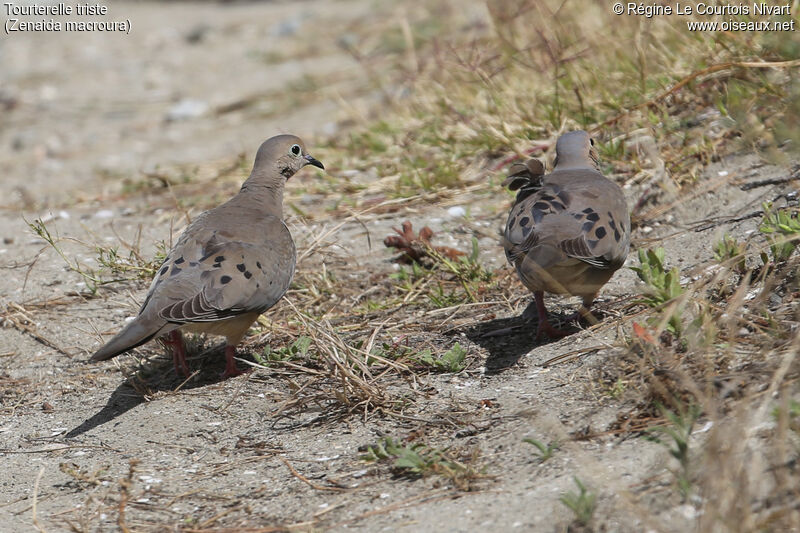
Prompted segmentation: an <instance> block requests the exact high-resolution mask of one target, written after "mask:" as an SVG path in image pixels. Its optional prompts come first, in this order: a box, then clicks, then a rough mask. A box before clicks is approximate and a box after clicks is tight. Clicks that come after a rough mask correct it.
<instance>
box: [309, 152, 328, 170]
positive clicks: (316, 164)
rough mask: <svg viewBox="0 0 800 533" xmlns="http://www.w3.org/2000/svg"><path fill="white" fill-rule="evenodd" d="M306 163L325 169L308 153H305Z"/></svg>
mask: <svg viewBox="0 0 800 533" xmlns="http://www.w3.org/2000/svg"><path fill="white" fill-rule="evenodd" d="M306 165H314V166H315V167H317V168H321V169H322V170H325V167H324V166H322V163H320V162H319V161H318V160H316V159H314V158H313V157H312V156H311V155H309V154H306Z"/></svg>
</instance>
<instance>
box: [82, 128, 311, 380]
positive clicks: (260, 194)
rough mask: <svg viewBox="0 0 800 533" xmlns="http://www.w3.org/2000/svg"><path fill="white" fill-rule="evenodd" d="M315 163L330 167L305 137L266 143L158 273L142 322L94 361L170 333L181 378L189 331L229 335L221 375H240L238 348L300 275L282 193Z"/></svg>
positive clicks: (122, 333) (138, 320)
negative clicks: (235, 187) (235, 188)
mask: <svg viewBox="0 0 800 533" xmlns="http://www.w3.org/2000/svg"><path fill="white" fill-rule="evenodd" d="M309 164H310V165H314V166H316V167H319V168H321V169H324V167H323V166H322V163H320V162H319V161H317V160H316V159H314V158H313V157H311V155H309V154H307V153H306V148H305V146H304V145H303V141H301V140H300V139H299V138H297V137H295V136H293V135H278V136H277V137H272V138H271V139H269V140H267V141H265V142H264V143H263V144H262V145H261V147H260V148H259V149H258V153H257V154H256V160H255V164H254V165H253V171H252V172H251V173H250V177H249V178H247V180H246V181H245V182H244V184H243V185H242V188H241V190H240V191H239V192H238V194H236V196H234V197H233V198H231V199H230V200H228V201H227V202H225V203H224V204H222V205H220V206H219V207H216V208H214V209H211V210H210V211H206V212H205V213H202V214H200V215H199V216H198V217H197V218H195V219H194V220H193V221H192V223H191V224H189V226H188V227H187V228H186V230H185V231H184V232H183V234H182V235H181V237H180V239H178V242H177V244H176V245H175V247H174V248H173V249H172V250H170V252H169V254H167V258H166V259H165V260H164V263H163V264H162V265H161V267H160V268H159V270H158V273H157V274H156V276H155V279H153V282H152V283H151V285H150V290H149V291H148V292H147V296H146V297H145V300H144V303H143V304H142V307H141V309H140V310H139V314H138V316H137V317H136V318H134V319H133V320H132V321H131V322H130V323H128V324H127V325H126V326H125V327H124V328H123V329H122V331H120V332H119V333H118V334H117V335H116V336H114V338H112V339H111V340H110V341H108V343H107V344H106V345H105V346H103V347H102V348H100V349H99V350H98V351H97V352H96V353H95V354H94V355H93V356H92V358H91V360H92V361H103V360H106V359H111V358H112V357H115V356H117V355H119V354H121V353H124V352H127V351H128V350H130V349H132V348H135V347H137V346H139V345H141V344H144V343H145V342H147V341H149V340H150V339H153V338H155V337H159V336H162V335H166V336H167V337H168V339H167V340H166V342H167V344H170V345H171V346H172V353H173V360H174V362H175V370H176V372H178V371H180V372H182V373H183V374H184V375H187V376H188V374H189V366H188V365H187V363H186V351H185V348H184V344H183V338H182V335H181V331H189V332H197V333H210V334H214V335H221V336H224V337H225V338H226V341H227V344H226V347H225V358H226V364H225V371H224V372H223V374H222V375H223V377H227V376H235V375H238V374H240V373H241V372H240V371H239V369H238V368H237V367H236V363H235V361H234V359H233V357H234V355H235V353H236V345H237V344H238V343H239V341H240V340H241V339H242V337H243V336H244V334H245V333H246V332H247V330H248V329H249V328H250V326H251V325H252V324H253V322H255V320H256V319H257V318H258V315H260V314H261V313H263V312H264V311H266V310H267V309H269V308H270V307H272V306H273V305H275V303H277V301H278V300H280V299H281V297H282V296H283V295H284V293H286V290H287V289H288V288H289V283H291V281H292V277H293V276H294V267H295V262H296V257H297V255H296V252H295V246H294V241H293V240H292V235H291V234H290V233H289V229H288V228H287V227H286V224H284V222H283V187H284V185H285V183H286V180H288V179H289V178H291V177H292V175H293V174H294V173H295V172H297V171H298V170H300V169H301V168H303V167H304V166H305V165H309Z"/></svg>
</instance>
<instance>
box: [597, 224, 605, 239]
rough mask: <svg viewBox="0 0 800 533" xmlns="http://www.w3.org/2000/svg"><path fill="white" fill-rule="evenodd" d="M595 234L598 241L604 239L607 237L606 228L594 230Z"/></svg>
mask: <svg viewBox="0 0 800 533" xmlns="http://www.w3.org/2000/svg"><path fill="white" fill-rule="evenodd" d="M594 234H595V236H596V237H597V238H598V239H602V238H603V237H605V236H606V228H604V227H603V226H600V227H598V228H597V229H596V230H594Z"/></svg>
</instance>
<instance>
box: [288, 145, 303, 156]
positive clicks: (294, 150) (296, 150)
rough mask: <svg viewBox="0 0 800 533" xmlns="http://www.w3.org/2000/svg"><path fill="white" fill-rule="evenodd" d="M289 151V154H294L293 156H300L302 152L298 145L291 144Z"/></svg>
mask: <svg viewBox="0 0 800 533" xmlns="http://www.w3.org/2000/svg"><path fill="white" fill-rule="evenodd" d="M290 151H291V152H292V154H294V155H300V152H301V151H302V150H301V149H300V145H299V144H293V145H292V148H291V149H290Z"/></svg>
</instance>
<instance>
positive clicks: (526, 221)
mask: <svg viewBox="0 0 800 533" xmlns="http://www.w3.org/2000/svg"><path fill="white" fill-rule="evenodd" d="M530 222H531V219H530V218H528V217H522V219H521V220H520V221H519V225H520V226H522V227H525V226H527V225H528V224H530Z"/></svg>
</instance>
